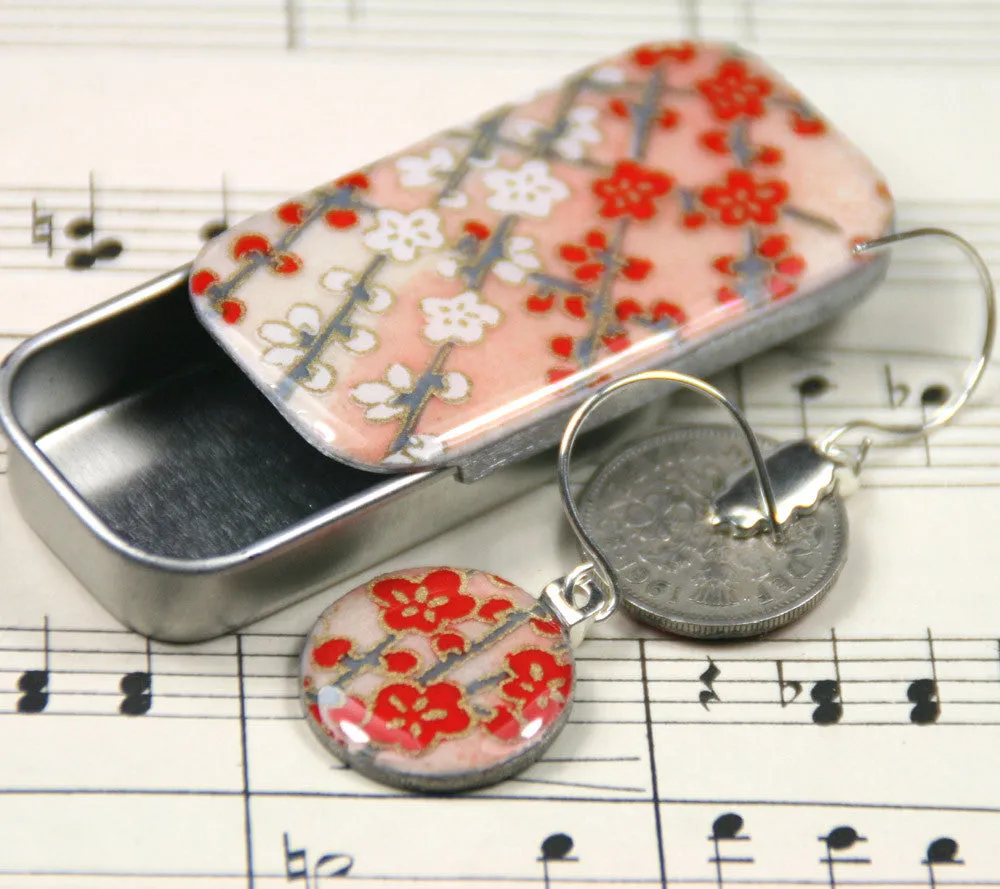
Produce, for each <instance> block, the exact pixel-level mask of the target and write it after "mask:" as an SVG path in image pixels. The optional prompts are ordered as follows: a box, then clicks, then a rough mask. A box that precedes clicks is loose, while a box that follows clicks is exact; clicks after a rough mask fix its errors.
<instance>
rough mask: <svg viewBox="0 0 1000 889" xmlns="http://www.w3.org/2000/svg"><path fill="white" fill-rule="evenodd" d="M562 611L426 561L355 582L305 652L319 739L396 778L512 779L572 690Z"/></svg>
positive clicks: (466, 785)
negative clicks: (426, 564) (554, 611)
mask: <svg viewBox="0 0 1000 889" xmlns="http://www.w3.org/2000/svg"><path fill="white" fill-rule="evenodd" d="M573 677H574V664H573V653H572V650H571V648H570V644H569V638H568V636H567V635H566V633H565V631H564V630H563V628H562V626H561V625H560V623H559V622H558V621H557V620H556V618H555V617H554V616H553V615H552V613H551V612H550V611H549V610H548V609H547V608H546V607H545V606H544V605H543V604H542V603H540V602H538V601H536V600H535V599H534V598H533V597H532V596H530V595H529V594H528V593H526V592H525V591H524V590H522V589H520V588H519V587H516V586H513V585H512V584H510V583H508V582H507V581H506V580H502V579H501V578H499V577H496V576H495V575H492V574H487V573H485V572H482V571H474V570H463V569H456V568H417V569H408V570H403V571H396V572H393V573H391V574H384V575H382V576H381V577H377V578H375V579H374V580H371V581H369V582H368V583H366V584H364V585H362V586H359V587H356V588H355V589H353V590H351V591H350V592H349V593H347V594H346V595H345V596H343V597H342V598H341V599H339V600H338V601H337V602H335V603H334V604H333V605H331V606H330V607H329V608H328V609H327V610H326V611H325V612H324V613H323V615H322V616H321V617H320V619H319V620H318V621H317V622H316V625H315V626H314V627H313V629H312V631H311V632H310V634H309V637H308V639H307V640H306V645H305V648H304V650H303V653H302V702H303V706H304V708H305V711H306V719H307V721H308V722H309V724H310V726H311V727H312V729H313V731H314V732H315V733H316V735H317V736H318V737H319V739H320V740H321V741H322V742H323V744H324V745H325V746H326V747H327V748H328V749H329V750H330V751H331V752H332V753H333V754H334V755H335V756H336V757H337V758H338V759H341V760H343V761H344V762H345V763H347V764H348V765H349V766H351V767H352V768H354V769H356V770H357V771H359V772H361V773H363V774H365V775H367V776H368V777H371V778H374V779H375V780H377V781H381V782H383V783H385V784H389V785H392V786H394V787H401V788H404V789H408V790H421V791H432V792H434V791H437V792H449V791H459V790H469V789H472V788H475V787H482V786H484V785H487V784H492V783H494V782H496V781H500V780H503V779H504V778H507V777H509V776H510V775H512V774H514V773H515V772H518V771H520V770H521V769H523V768H526V767H527V766H528V765H530V764H531V763H532V762H534V761H535V760H536V759H538V757H539V756H541V754H542V753H543V752H544V751H545V749H546V748H547V747H548V746H549V744H550V743H551V742H552V741H553V740H554V738H555V736H556V735H557V734H558V732H559V730H560V729H561V728H562V726H563V724H564V723H565V721H566V719H567V717H568V715H569V708H570V702H571V698H572V692H573Z"/></svg>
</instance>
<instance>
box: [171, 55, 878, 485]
mask: <svg viewBox="0 0 1000 889" xmlns="http://www.w3.org/2000/svg"><path fill="white" fill-rule="evenodd" d="M891 220H892V201H891V198H890V195H889V192H888V189H887V187H886V186H885V184H884V182H883V180H882V178H881V177H880V175H879V174H878V172H877V171H876V170H875V169H874V167H873V166H872V165H871V163H870V162H869V161H868V160H867V159H866V158H865V157H864V156H863V155H862V154H861V153H860V152H859V151H858V150H857V149H856V148H855V147H854V146H853V145H851V144H850V143H849V142H848V141H847V140H846V139H845V138H844V137H843V136H842V135H841V134H839V133H838V132H836V131H835V130H834V129H833V128H832V127H831V126H830V125H829V124H828V123H827V122H826V121H825V120H823V119H822V118H821V117H820V116H819V114H818V113H817V112H816V111H815V110H814V109H813V108H812V107H811V106H809V105H808V104H807V103H806V102H805V101H804V100H803V99H802V98H801V97H800V96H799V95H798V93H797V92H796V91H795V90H794V89H793V88H792V87H791V86H789V85H788V84H787V83H786V82H785V81H784V80H782V79H781V78H780V77H779V76H778V75H777V74H776V73H775V72H774V71H772V70H771V69H769V68H768V67H766V66H765V65H764V64H763V63H762V62H761V61H759V60H758V59H755V58H753V57H751V56H748V55H747V54H745V53H743V52H742V51H740V50H737V49H734V48H732V47H726V46H716V45H692V44H686V43H685V44H651V45H645V46H640V47H638V48H636V49H634V50H632V51H629V52H627V53H624V54H623V55H621V56H618V57H615V58H612V59H610V60H607V61H605V62H603V63H601V64H599V65H597V66H594V67H591V68H588V69H586V70H584V71H582V72H580V73H578V74H576V75H574V76H572V77H570V78H569V79H567V80H566V81H564V82H563V83H561V84H560V85H558V86H557V87H556V88H555V89H552V90H548V91H545V92H541V93H539V94H538V95H537V96H535V97H533V98H531V99H529V100H528V101H525V102H523V103H521V104H517V105H510V106H505V107H502V108H500V109H497V110H495V111H493V112H491V113H489V114H487V115H485V116H483V117H481V118H480V119H479V120H477V121H476V122H475V123H473V124H471V125H470V126H468V127H462V128H456V129H454V130H448V131H445V132H443V133H440V134H438V135H437V136H434V137H432V138H430V139H428V140H426V141H424V142H421V143H418V144H417V145H414V146H411V147H410V148H408V149H405V150H403V151H401V152H398V153H396V154H394V155H390V156H389V157H386V158H384V159H382V160H380V161H377V162H375V163H373V164H372V165H370V166H369V167H366V168H365V169H364V170H363V171H360V172H356V173H353V174H350V175H347V176H343V177H341V178H339V179H337V180H335V181H333V182H331V183H329V184H326V185H323V186H320V187H319V188H317V189H314V190H313V191H311V192H308V193H307V194H304V195H302V196H299V197H297V198H294V199H292V200H289V201H287V202H285V203H283V204H281V205H280V206H278V207H275V208H273V209H272V210H270V211H268V212H266V213H262V214H258V215H257V216H254V217H251V218H250V219H248V220H246V221H245V222H242V223H240V224H238V225H236V226H234V227H233V228H232V229H230V230H229V231H227V232H225V233H224V234H222V235H220V236H219V237H218V238H216V239H215V240H213V241H212V242H211V243H209V244H208V245H207V246H206V247H205V249H204V250H203V251H202V253H201V254H200V255H199V257H198V259H197V260H196V262H195V265H194V267H193V271H192V274H191V279H190V281H191V283H190V287H191V294H192V299H193V302H194V306H195V309H196V312H197V314H198V317H199V318H200V319H201V320H202V322H203V323H204V324H205V325H206V327H207V328H208V329H209V330H210V331H211V332H212V334H213V335H214V337H215V338H216V340H217V341H218V342H219V343H220V345H221V346H222V347H223V348H224V349H225V350H226V351H227V352H228V353H229V354H230V355H231V356H232V358H233V359H234V360H235V361H236V363H237V364H238V365H239V366H240V367H241V368H242V369H243V370H244V371H245V372H246V373H247V375H248V376H249V377H250V378H251V379H252V380H253V381H254V383H255V384H256V385H257V386H258V387H260V389H261V390H262V391H263V392H264V393H265V394H266V395H267V397H268V398H269V399H270V400H271V402H272V403H273V404H274V405H275V407H276V408H277V409H278V410H279V411H280V412H281V413H282V415H283V416H284V417H285V418H286V419H287V420H288V421H289V422H290V423H291V424H292V425H293V426H294V427H295V428H296V429H297V430H298V432H299V433H300V434H301V435H302V436H303V437H304V438H306V439H307V440H308V441H309V442H311V443H312V444H313V445H315V446H316V447H317V448H319V449H320V450H321V451H323V452H325V453H327V454H328V455H329V456H331V457H333V458H335V459H337V460H340V461H342V462H345V463H348V464H351V465H354V466H359V467H362V468H365V469H369V470H381V471H396V470H406V469H412V468H428V467H440V466H448V465H458V464H461V463H462V462H463V461H468V460H474V459H475V458H476V456H477V455H481V454H483V453H484V452H486V451H490V450H491V449H492V450H496V449H497V448H499V449H500V450H503V448H504V441H505V440H507V441H508V442H509V441H511V440H512V437H513V438H517V437H518V436H519V437H520V439H521V440H522V441H523V440H525V438H528V439H531V440H532V442H533V444H534V445H547V444H550V443H554V441H555V440H556V438H557V437H558V434H559V424H557V423H552V422H549V423H548V424H544V423H543V421H544V420H546V418H549V419H550V420H551V419H552V418H554V417H558V416H560V415H561V414H564V413H565V412H566V411H567V410H569V409H571V408H572V407H574V406H575V405H576V404H577V403H579V402H580V401H582V400H583V399H584V398H585V397H586V396H587V394H588V393H589V391H590V390H591V389H592V388H593V387H594V386H596V385H600V384H603V383H605V382H607V381H609V380H611V379H613V378H616V377H619V376H622V375H624V374H626V373H631V372H633V371H636V370H640V369H647V368H650V367H657V366H666V365H670V366H675V367H676V366H678V365H684V366H685V367H690V366H691V361H690V360H691V359H692V358H694V357H696V356H697V355H698V353H699V352H702V351H707V350H709V349H712V348H713V347H714V358H713V361H712V362H711V363H714V364H715V365H717V366H721V365H724V364H726V363H729V362H728V361H726V360H725V355H724V354H721V355H720V354H719V352H720V343H723V341H725V339H726V338H727V337H729V339H730V340H731V339H732V336H733V334H734V333H735V332H739V333H740V334H741V340H742V343H743V352H744V353H745V352H746V351H747V349H746V344H747V343H748V342H749V343H751V344H752V343H753V342H754V337H755V336H756V335H757V333H756V332H757V331H760V332H761V335H760V337H759V339H758V342H759V343H760V344H764V343H770V342H773V341H774V339H775V332H774V328H775V327H776V326H777V327H778V328H780V327H781V326H782V324H783V319H784V317H785V316H786V315H789V314H792V313H794V314H795V315H797V316H798V317H799V318H800V319H801V318H802V317H808V316H810V315H814V316H815V321H814V322H813V323H815V322H818V321H819V320H821V319H822V318H823V317H825V315H828V314H829V311H827V312H825V313H824V306H825V305H826V303H827V302H828V301H829V299H828V297H830V296H831V295H832V294H833V293H834V292H835V291H837V292H840V293H841V295H842V293H843V291H844V289H845V287H846V289H848V290H850V289H851V288H852V287H856V288H857V289H859V290H866V289H869V288H870V287H871V286H872V284H873V283H874V282H875V281H877V280H878V277H880V276H877V275H872V274H865V273H864V270H862V269H860V268H859V260H858V259H856V258H855V257H853V255H852V253H851V247H852V244H853V243H854V242H855V241H857V240H858V239H860V238H867V237H874V236H877V235H881V234H883V233H884V232H886V231H887V230H888V229H889V227H890V225H891ZM869 271H870V270H869ZM804 326H809V325H808V324H806V325H804ZM802 327H803V325H802V324H801V323H800V324H798V325H797V326H796V325H791V326H789V327H788V333H786V334H785V335H790V333H792V332H798V330H799V329H802ZM765 331H767V332H766V333H765ZM759 347H760V346H758V348H759ZM722 351H723V352H724V351H725V347H723V350H722ZM751 351H752V349H751ZM742 357H745V355H744V354H739V355H733V356H732V360H737V358H742ZM698 366H699V367H700V368H704V367H705V365H704V363H703V364H701V365H698ZM540 424H542V425H540ZM508 450H509V448H508ZM515 450H516V449H515Z"/></svg>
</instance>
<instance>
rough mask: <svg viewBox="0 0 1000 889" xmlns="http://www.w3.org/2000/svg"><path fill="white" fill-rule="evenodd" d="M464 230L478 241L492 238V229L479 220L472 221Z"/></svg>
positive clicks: (464, 226)
mask: <svg viewBox="0 0 1000 889" xmlns="http://www.w3.org/2000/svg"><path fill="white" fill-rule="evenodd" d="M462 229H463V230H464V231H465V233H466V234H468V235H472V237H474V238H475V239H476V240H477V241H485V240H486V239H487V238H488V237H489V236H490V227H489V226H488V225H486V224H485V223H482V222H480V221H479V220H478V219H470V220H469V221H468V222H466V223H465V225H463V226H462Z"/></svg>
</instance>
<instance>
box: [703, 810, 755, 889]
mask: <svg viewBox="0 0 1000 889" xmlns="http://www.w3.org/2000/svg"><path fill="white" fill-rule="evenodd" d="M741 830H743V819H742V818H741V817H740V816H739V815H737V814H736V813H735V812H727V813H726V814H725V815H720V816H719V817H718V818H716V819H715V821H713V822H712V834H711V836H709V840H710V841H711V842H712V844H713V846H714V848H715V855H714V856H713V857H711V858H709V859H708V861H709V864H714V865H715V885H716V886H717V887H718V889H722V887H723V882H722V865H723V864H753V859H752V858H749V857H733V856H727V857H723V856H722V855H721V854H720V848H719V844H720V843H728V842H749V840H750V837H749V835H747V834H741V833H740V831H741Z"/></svg>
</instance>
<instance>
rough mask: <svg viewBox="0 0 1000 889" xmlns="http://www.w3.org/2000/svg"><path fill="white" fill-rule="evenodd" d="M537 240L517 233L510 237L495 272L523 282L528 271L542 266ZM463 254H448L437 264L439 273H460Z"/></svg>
mask: <svg viewBox="0 0 1000 889" xmlns="http://www.w3.org/2000/svg"><path fill="white" fill-rule="evenodd" d="M534 249H535V241H534V239H533V238H526V237H523V236H521V235H517V236H515V237H513V238H510V239H508V241H507V243H506V245H505V246H504V257H503V259H500V260H497V262H495V263H494V264H493V273H494V274H495V275H496V276H497V277H498V278H499V279H500V280H501V281H506V282H507V283H508V284H523V283H524V279H525V278H527V277H528V272H533V271H535V270H536V269H539V268H541V266H542V264H541V262H540V261H539V259H538V257H537V256H535V252H534ZM461 259H462V257H461V256H458V257H456V256H446V257H445V258H444V259H442V260H440V261H439V262H438V264H437V271H438V274H439V275H440V276H441V277H442V278H454V277H455V276H456V275H457V274H458V269H459V262H460V261H461Z"/></svg>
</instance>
